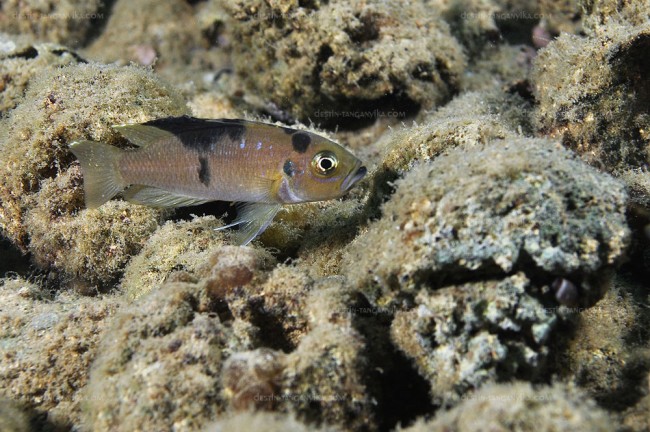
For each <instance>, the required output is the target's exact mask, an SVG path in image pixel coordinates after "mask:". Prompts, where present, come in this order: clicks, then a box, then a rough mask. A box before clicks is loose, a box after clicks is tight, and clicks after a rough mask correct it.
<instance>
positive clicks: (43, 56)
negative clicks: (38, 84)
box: [0, 33, 84, 116]
mask: <svg viewBox="0 0 650 432" xmlns="http://www.w3.org/2000/svg"><path fill="white" fill-rule="evenodd" d="M83 62H84V60H83V59H82V58H81V57H79V56H78V55H77V54H76V53H75V52H74V51H71V50H69V49H68V48H66V47H64V46H62V45H56V44H52V43H38V44H35V43H33V42H32V41H31V40H30V39H29V38H27V37H19V36H9V35H6V34H1V33H0V89H1V91H0V113H1V114H2V115H3V116H4V115H6V112H7V111H9V110H10V109H12V108H15V107H16V105H18V103H19V102H20V101H21V100H22V99H23V96H24V95H25V89H26V88H27V85H28V84H29V81H30V80H31V79H32V77H34V76H35V75H37V74H38V73H39V72H42V70H43V69H50V68H57V67H61V66H67V65H72V64H77V63H83Z"/></svg>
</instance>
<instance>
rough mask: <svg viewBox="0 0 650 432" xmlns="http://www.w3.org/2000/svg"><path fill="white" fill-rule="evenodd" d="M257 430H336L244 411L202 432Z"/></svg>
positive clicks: (291, 417)
mask: <svg viewBox="0 0 650 432" xmlns="http://www.w3.org/2000/svg"><path fill="white" fill-rule="evenodd" d="M259 430H264V431H269V432H311V431H314V432H328V431H337V430H338V429H336V428H330V427H326V426H321V427H318V428H316V427H314V425H307V424H305V423H302V422H300V421H299V420H297V419H296V418H295V416H293V415H291V414H280V413H269V412H264V411H260V412H246V411H245V412H241V413H237V414H234V415H232V416H229V417H226V418H223V419H219V420H218V421H216V422H214V423H212V424H211V425H209V426H208V427H207V428H205V431H204V432H232V431H259Z"/></svg>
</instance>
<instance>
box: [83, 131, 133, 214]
mask: <svg viewBox="0 0 650 432" xmlns="http://www.w3.org/2000/svg"><path fill="white" fill-rule="evenodd" d="M70 151H72V153H74V155H75V156H76V157H77V159H79V163H80V164H81V170H82V172H83V175H84V191H85V192H86V207H88V208H97V207H99V206H100V205H102V204H104V203H105V202H106V201H108V200H110V199H111V198H113V197H114V196H115V195H117V194H118V193H119V192H121V191H122V190H123V189H124V188H125V187H126V186H127V185H125V184H123V181H122V178H121V176H120V172H119V170H118V165H117V164H118V161H119V157H120V155H121V154H122V150H120V149H119V148H117V147H113V146H111V145H108V144H103V143H100V142H94V141H75V142H73V143H72V144H70Z"/></svg>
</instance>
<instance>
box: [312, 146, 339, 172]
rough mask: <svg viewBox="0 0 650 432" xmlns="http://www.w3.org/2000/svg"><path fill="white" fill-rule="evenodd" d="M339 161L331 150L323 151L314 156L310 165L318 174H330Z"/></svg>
mask: <svg viewBox="0 0 650 432" xmlns="http://www.w3.org/2000/svg"><path fill="white" fill-rule="evenodd" d="M338 163H339V161H338V159H337V158H336V156H335V155H334V153H332V152H328V151H324V152H320V153H318V154H317V155H316V156H314V159H312V161H311V165H312V167H313V168H314V170H315V171H316V173H317V174H319V175H328V174H331V173H332V172H333V171H334V170H335V169H336V166H337V165H338Z"/></svg>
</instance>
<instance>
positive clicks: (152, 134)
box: [113, 124, 174, 147]
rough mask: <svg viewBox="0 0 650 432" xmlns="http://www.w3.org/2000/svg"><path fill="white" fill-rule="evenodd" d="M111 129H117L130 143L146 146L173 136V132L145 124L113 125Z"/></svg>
mask: <svg viewBox="0 0 650 432" xmlns="http://www.w3.org/2000/svg"><path fill="white" fill-rule="evenodd" d="M113 129H115V130H117V131H118V132H119V133H121V134H122V135H123V136H124V138H126V139H128V140H129V142H130V143H132V144H135V145H137V146H138V147H146V146H147V145H149V144H151V143H152V142H156V141H161V140H164V139H170V138H174V134H172V133H170V132H167V131H165V130H163V129H158V128H156V127H153V126H145V125H144V124H121V125H114V126H113Z"/></svg>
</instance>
